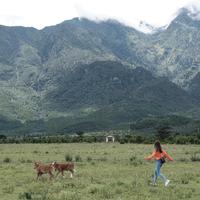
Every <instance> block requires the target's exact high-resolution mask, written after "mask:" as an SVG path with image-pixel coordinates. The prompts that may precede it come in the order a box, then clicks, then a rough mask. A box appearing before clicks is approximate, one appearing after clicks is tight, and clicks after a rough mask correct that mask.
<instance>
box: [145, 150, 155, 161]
mask: <svg viewBox="0 0 200 200" xmlns="http://www.w3.org/2000/svg"><path fill="white" fill-rule="evenodd" d="M154 156H155V151H154V152H153V153H152V154H151V155H150V156H148V157H146V158H145V159H146V160H151V159H152V158H154Z"/></svg>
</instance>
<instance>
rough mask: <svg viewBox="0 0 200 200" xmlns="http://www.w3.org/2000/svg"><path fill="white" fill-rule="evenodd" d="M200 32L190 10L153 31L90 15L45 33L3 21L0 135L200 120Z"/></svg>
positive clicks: (46, 29)
mask: <svg viewBox="0 0 200 200" xmlns="http://www.w3.org/2000/svg"><path fill="white" fill-rule="evenodd" d="M199 33H200V21H199V20H197V19H195V18H193V17H191V13H190V12H189V11H188V10H186V9H182V10H181V12H180V13H179V15H178V16H177V17H176V18H175V19H174V20H173V21H172V22H171V24H170V25H169V26H168V27H167V28H166V29H160V30H157V31H156V32H155V33H153V34H145V33H142V32H139V31H138V30H136V29H134V28H131V27H127V26H125V25H123V24H121V23H119V22H117V21H115V20H107V21H101V22H94V21H91V20H88V19H85V18H82V19H80V18H74V19H72V20H67V21H64V22H63V23H61V24H58V25H55V26H49V27H46V28H44V29H42V30H37V29H35V28H27V27H7V26H0V47H1V48H0V132H2V133H7V134H8V133H12V134H15V133H19V134H20V133H23V134H26V133H36V132H37V133H38V132H39V133H45V132H47V133H60V132H61V133H68V132H73V131H77V130H84V131H94V130H106V129H122V128H127V127H128V125H129V124H130V123H132V122H135V121H137V120H140V119H144V118H146V117H156V116H169V115H179V116H183V115H184V116H187V117H192V118H195V119H197V120H198V114H199V113H200V112H199V109H198V107H199V104H200V34H199Z"/></svg>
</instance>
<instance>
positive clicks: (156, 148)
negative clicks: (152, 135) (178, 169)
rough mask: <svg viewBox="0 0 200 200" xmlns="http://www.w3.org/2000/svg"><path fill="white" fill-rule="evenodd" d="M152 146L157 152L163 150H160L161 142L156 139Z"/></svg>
mask: <svg viewBox="0 0 200 200" xmlns="http://www.w3.org/2000/svg"><path fill="white" fill-rule="evenodd" d="M154 147H155V150H156V151H157V152H160V153H162V152H163V151H162V147H161V144H160V142H159V141H156V142H155V143H154Z"/></svg>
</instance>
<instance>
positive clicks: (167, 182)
mask: <svg viewBox="0 0 200 200" xmlns="http://www.w3.org/2000/svg"><path fill="white" fill-rule="evenodd" d="M169 182H170V180H168V179H167V180H166V181H165V187H167V186H168V185H169Z"/></svg>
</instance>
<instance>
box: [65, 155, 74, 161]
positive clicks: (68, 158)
mask: <svg viewBox="0 0 200 200" xmlns="http://www.w3.org/2000/svg"><path fill="white" fill-rule="evenodd" d="M72 160H73V157H72V156H71V155H70V154H66V155H65V161H67V162H71V161H72Z"/></svg>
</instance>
